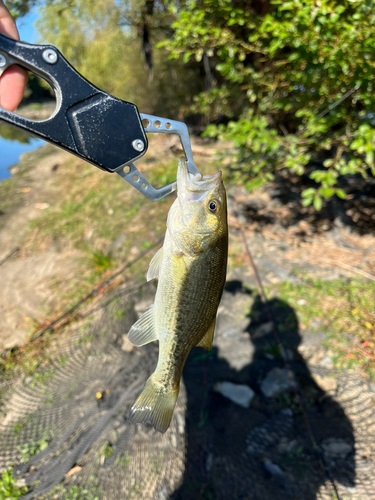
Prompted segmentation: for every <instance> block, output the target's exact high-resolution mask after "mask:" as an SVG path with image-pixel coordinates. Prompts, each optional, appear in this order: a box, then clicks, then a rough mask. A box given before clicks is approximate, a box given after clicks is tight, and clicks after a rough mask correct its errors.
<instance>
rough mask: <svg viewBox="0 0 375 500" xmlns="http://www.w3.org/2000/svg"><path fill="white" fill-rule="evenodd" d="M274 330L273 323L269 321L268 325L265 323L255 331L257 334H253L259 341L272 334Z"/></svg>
mask: <svg viewBox="0 0 375 500" xmlns="http://www.w3.org/2000/svg"><path fill="white" fill-rule="evenodd" d="M272 330H273V324H272V322H271V321H269V322H267V323H263V324H262V325H260V326H259V327H258V328H257V329H256V330H255V332H254V333H253V338H254V339H257V338H261V337H264V336H266V335H268V334H270V333H271V332H272Z"/></svg>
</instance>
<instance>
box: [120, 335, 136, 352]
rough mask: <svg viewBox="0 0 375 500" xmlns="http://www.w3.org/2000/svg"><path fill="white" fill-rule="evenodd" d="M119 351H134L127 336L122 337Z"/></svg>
mask: <svg viewBox="0 0 375 500" xmlns="http://www.w3.org/2000/svg"><path fill="white" fill-rule="evenodd" d="M121 349H122V350H123V351H125V352H131V351H132V350H133V349H134V346H133V344H132V343H131V342H129V340H128V336H127V335H123V336H122V345H121Z"/></svg>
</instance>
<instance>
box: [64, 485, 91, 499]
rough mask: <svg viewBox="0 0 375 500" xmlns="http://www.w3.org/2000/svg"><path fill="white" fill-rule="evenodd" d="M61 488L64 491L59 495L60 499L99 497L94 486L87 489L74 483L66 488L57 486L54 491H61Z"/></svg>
mask: <svg viewBox="0 0 375 500" xmlns="http://www.w3.org/2000/svg"><path fill="white" fill-rule="evenodd" d="M61 490H63V491H64V493H63V495H62V496H59V498H61V500H99V497H98V496H97V495H96V492H97V489H96V488H95V487H92V488H90V489H87V488H84V487H83V486H78V485H77V484H76V485H74V486H72V487H71V488H69V489H68V490H65V489H64V488H63V487H62V486H59V487H58V488H56V490H55V491H56V492H61Z"/></svg>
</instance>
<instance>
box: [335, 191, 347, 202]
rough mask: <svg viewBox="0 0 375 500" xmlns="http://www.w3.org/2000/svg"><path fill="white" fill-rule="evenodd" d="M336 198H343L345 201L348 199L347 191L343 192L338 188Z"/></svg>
mask: <svg viewBox="0 0 375 500" xmlns="http://www.w3.org/2000/svg"><path fill="white" fill-rule="evenodd" d="M336 196H338V197H339V198H341V199H342V200H345V199H346V193H345V191H343V190H342V189H340V188H338V189H336Z"/></svg>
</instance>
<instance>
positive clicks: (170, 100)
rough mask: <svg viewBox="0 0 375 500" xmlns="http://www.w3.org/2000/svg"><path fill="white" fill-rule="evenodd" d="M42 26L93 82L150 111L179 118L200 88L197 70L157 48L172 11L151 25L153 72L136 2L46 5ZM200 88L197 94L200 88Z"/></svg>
mask: <svg viewBox="0 0 375 500" xmlns="http://www.w3.org/2000/svg"><path fill="white" fill-rule="evenodd" d="M40 4H41V5H42V7H41V8H40V11H39V12H40V18H39V19H38V21H37V27H38V30H39V32H40V34H41V38H42V40H43V41H48V42H50V43H53V44H55V45H56V46H58V47H59V48H60V50H61V51H62V52H63V53H64V55H65V56H66V58H67V59H68V60H69V61H70V62H71V63H72V64H73V65H74V66H75V67H76V68H77V69H78V70H79V71H80V73H82V74H83V75H84V76H85V77H86V78H87V79H89V80H90V81H92V82H93V83H94V84H95V85H97V86H98V87H100V88H102V89H103V90H105V91H107V92H109V93H110V94H113V95H115V96H117V97H119V98H121V99H124V100H127V101H130V102H135V103H136V104H137V106H138V107H139V108H140V109H141V111H142V112H144V113H156V114H161V115H166V116H168V114H171V116H174V115H177V114H178V113H179V112H180V109H181V107H186V106H188V105H190V104H191V102H192V99H191V95H192V92H191V91H192V89H193V93H194V92H195V91H196V89H197V83H196V74H197V72H196V70H195V69H194V68H185V67H184V66H183V63H182V60H181V62H179V61H177V62H172V61H170V60H169V59H168V54H167V52H166V50H165V49H162V48H159V49H157V48H156V43H157V42H158V41H160V39H161V38H162V36H163V34H164V32H165V28H164V27H169V26H170V24H171V21H172V18H171V15H170V13H169V12H168V11H167V10H166V9H162V8H160V9H156V8H155V9H154V14H153V16H152V18H151V19H147V20H146V21H147V22H149V24H150V25H151V26H150V32H151V46H152V49H153V69H152V71H151V70H150V69H149V68H148V67H147V65H146V63H145V59H144V55H143V53H142V37H141V35H142V30H143V23H144V21H145V18H144V15H143V11H142V7H143V5H142V4H139V3H138V2H137V1H136V0H132V1H129V0H120V1H117V0H109V1H108V0H98V1H96V2H92V1H90V0H71V1H70V2H66V1H65V0H44V1H42V0H41V1H40ZM194 89H195V90H194Z"/></svg>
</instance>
